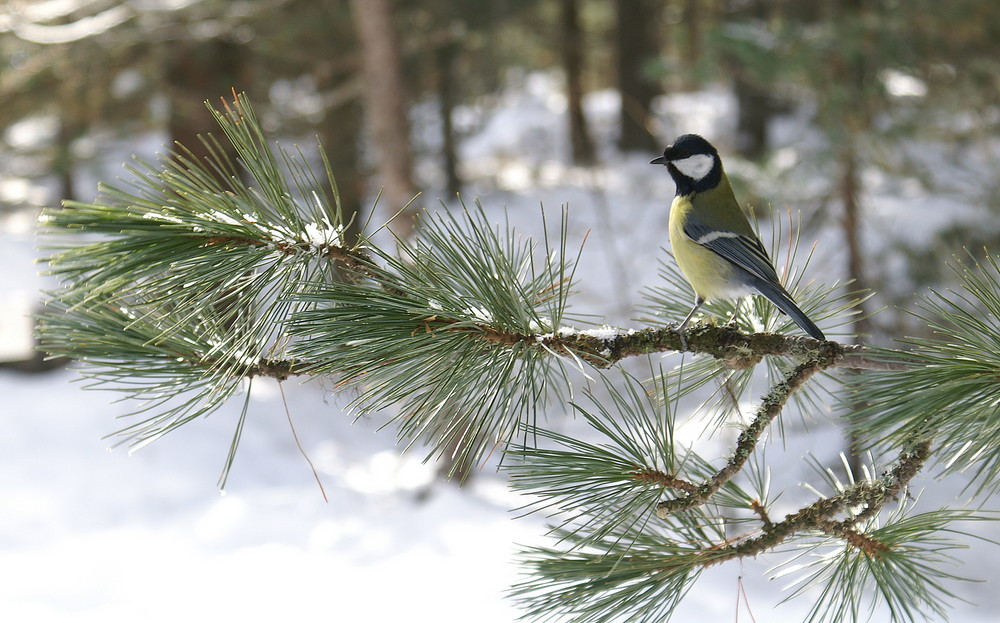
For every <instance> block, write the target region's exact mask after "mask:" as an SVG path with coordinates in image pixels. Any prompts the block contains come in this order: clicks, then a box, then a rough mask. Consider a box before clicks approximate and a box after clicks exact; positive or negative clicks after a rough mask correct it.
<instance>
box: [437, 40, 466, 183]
mask: <svg viewBox="0 0 1000 623" xmlns="http://www.w3.org/2000/svg"><path fill="white" fill-rule="evenodd" d="M457 51H458V45H457V44H456V43H453V42H449V43H446V44H444V45H443V46H441V47H440V48H439V49H438V51H437V66H438V83H437V89H438V102H439V103H440V106H441V113H440V114H441V150H442V152H443V154H442V155H443V156H444V175H445V190H446V191H447V194H448V196H449V197H454V196H456V195H457V194H458V193H459V191H460V190H461V189H462V181H461V179H459V177H458V154H457V148H456V145H455V128H454V127H453V126H452V119H451V116H452V112H453V111H454V110H455V84H454V70H455V67H454V65H455V54H456V53H457Z"/></svg>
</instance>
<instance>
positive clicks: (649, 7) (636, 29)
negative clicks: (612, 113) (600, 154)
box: [615, 0, 660, 152]
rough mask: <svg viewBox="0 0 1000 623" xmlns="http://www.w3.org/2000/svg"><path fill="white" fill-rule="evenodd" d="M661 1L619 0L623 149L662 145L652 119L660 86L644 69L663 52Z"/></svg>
mask: <svg viewBox="0 0 1000 623" xmlns="http://www.w3.org/2000/svg"><path fill="white" fill-rule="evenodd" d="M659 4H660V3H658V2H652V1H650V0H616V1H615V8H616V11H617V14H618V25H617V27H616V29H615V48H616V51H617V58H616V61H617V68H618V92H619V93H620V94H621V102H622V104H621V112H620V113H619V122H618V125H619V129H620V133H619V139H618V145H619V147H620V148H621V149H622V150H623V151H630V150H634V151H646V152H652V151H658V149H659V146H658V145H657V142H656V139H655V137H654V136H653V135H652V133H651V132H650V131H649V123H648V121H649V114H650V107H651V104H652V101H653V98H654V97H656V95H658V94H659V93H660V88H659V85H657V84H656V82H655V81H653V80H650V79H649V77H647V75H646V74H645V72H644V71H643V68H644V65H645V64H646V63H647V62H649V61H650V60H651V59H654V58H655V57H656V55H657V54H658V53H659V45H658V41H657V36H656V34H657V28H656V24H657V21H658V16H659Z"/></svg>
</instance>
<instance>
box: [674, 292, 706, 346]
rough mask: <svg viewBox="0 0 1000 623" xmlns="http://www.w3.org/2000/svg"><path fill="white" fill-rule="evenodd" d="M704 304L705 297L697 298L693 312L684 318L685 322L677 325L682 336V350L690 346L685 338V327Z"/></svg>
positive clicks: (679, 335) (679, 334)
mask: <svg viewBox="0 0 1000 623" xmlns="http://www.w3.org/2000/svg"><path fill="white" fill-rule="evenodd" d="M704 304H705V299H703V298H702V297H700V296H699V297H697V298H695V300H694V309H692V310H691V312H690V313H689V314H688V315H687V318H685V319H684V322H682V323H681V324H680V326H679V327H677V336H678V337H680V338H681V350H687V347H688V346H687V340H686V339H684V328H685V327H686V326H687V323H689V322H691V318H693V317H694V315H695V313H696V312H697V311H698V310H699V309H701V306H702V305H704Z"/></svg>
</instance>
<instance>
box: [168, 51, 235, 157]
mask: <svg viewBox="0 0 1000 623" xmlns="http://www.w3.org/2000/svg"><path fill="white" fill-rule="evenodd" d="M245 58H246V51H245V50H243V49H241V47H240V46H239V45H237V44H235V43H231V42H229V41H224V40H222V39H212V40H208V41H191V40H179V41H176V42H173V43H172V47H171V48H170V50H169V53H168V63H167V67H166V77H167V84H168V89H169V97H170V119H169V121H168V131H169V133H170V138H171V140H172V141H173V142H174V143H179V144H181V145H183V146H184V147H185V148H186V149H187V150H189V151H190V152H191V153H192V154H193V155H194V157H195V159H196V160H198V161H203V160H204V158H205V157H206V156H207V155H208V153H209V151H208V148H207V147H206V146H205V145H204V144H203V143H202V141H201V140H200V139H199V138H198V136H199V135H204V134H208V133H209V132H212V133H215V134H218V133H219V127H218V124H217V123H216V122H215V119H213V118H212V114H211V112H210V111H209V110H208V108H207V107H206V106H205V101H206V100H208V101H209V102H211V103H216V102H219V99H220V98H228V97H230V96H231V94H232V92H233V90H234V89H235V90H236V91H241V90H243V89H244V88H245V87H246V86H247V85H248V84H249V82H250V81H249V76H248V67H249V65H248V64H247V63H246V62H245ZM219 144H220V145H221V146H222V148H223V150H224V151H225V153H226V155H228V156H229V157H230V158H231V159H233V160H235V158H236V152H235V149H234V148H233V147H232V146H231V145H229V144H228V143H227V141H224V140H223V141H219Z"/></svg>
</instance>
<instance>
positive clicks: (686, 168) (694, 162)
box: [670, 154, 715, 181]
mask: <svg viewBox="0 0 1000 623" xmlns="http://www.w3.org/2000/svg"><path fill="white" fill-rule="evenodd" d="M670 164H672V165H674V166H675V167H677V170H678V171H680V172H681V173H683V174H684V175H686V176H687V177H690V178H691V179H693V180H695V181H698V180H700V179H701V178H703V177H705V176H706V175H708V173H709V172H710V171H711V170H712V167H714V166H715V156H710V155H708V154H695V155H693V156H688V157H687V158H682V159H681V160H674V161H673V162H671V163H670Z"/></svg>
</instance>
